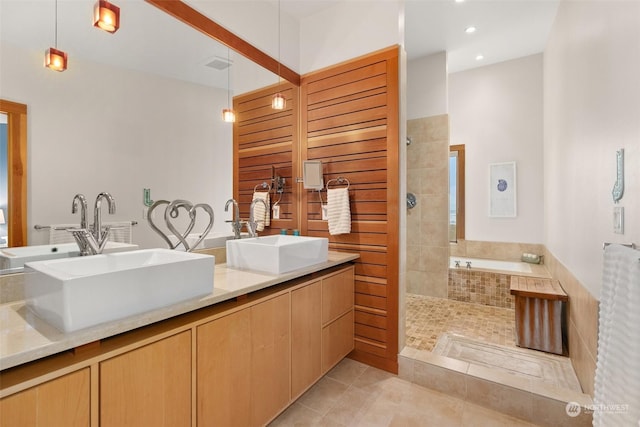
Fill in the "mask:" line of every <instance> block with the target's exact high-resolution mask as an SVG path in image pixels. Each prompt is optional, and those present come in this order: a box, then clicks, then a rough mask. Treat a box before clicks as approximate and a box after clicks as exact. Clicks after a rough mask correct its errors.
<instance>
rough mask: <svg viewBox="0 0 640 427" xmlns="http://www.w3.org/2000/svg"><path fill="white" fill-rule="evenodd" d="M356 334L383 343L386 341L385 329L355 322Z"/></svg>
mask: <svg viewBox="0 0 640 427" xmlns="http://www.w3.org/2000/svg"><path fill="white" fill-rule="evenodd" d="M355 333H356V336H358V337H361V338H366V339H368V340H371V341H376V342H379V343H382V344H384V343H385V342H386V341H387V331H386V329H380V328H374V327H373V326H369V325H363V324H362V323H356V329H355Z"/></svg>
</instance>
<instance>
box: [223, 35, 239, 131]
mask: <svg viewBox="0 0 640 427" xmlns="http://www.w3.org/2000/svg"><path fill="white" fill-rule="evenodd" d="M229 51H230V49H229V47H228V46H227V62H228V67H227V106H228V108H225V109H223V110H222V120H223V121H225V122H227V123H233V122H235V121H236V113H234V112H233V109H232V108H231V59H230V56H231V55H230V52H229Z"/></svg>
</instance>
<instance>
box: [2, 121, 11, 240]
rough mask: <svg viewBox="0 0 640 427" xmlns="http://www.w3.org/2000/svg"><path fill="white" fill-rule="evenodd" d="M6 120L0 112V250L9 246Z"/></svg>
mask: <svg viewBox="0 0 640 427" xmlns="http://www.w3.org/2000/svg"><path fill="white" fill-rule="evenodd" d="M7 118H8V117H7V114H5V113H3V112H0V248H6V247H7V245H8V244H9V242H8V233H7V221H6V219H5V218H6V215H5V212H7V203H8V195H9V194H8V192H9V183H8V181H7V180H8V178H9V174H8V169H7V168H8V164H7V154H8V151H7V149H8V147H7V138H8V137H9V133H8V130H9V129H8V123H7Z"/></svg>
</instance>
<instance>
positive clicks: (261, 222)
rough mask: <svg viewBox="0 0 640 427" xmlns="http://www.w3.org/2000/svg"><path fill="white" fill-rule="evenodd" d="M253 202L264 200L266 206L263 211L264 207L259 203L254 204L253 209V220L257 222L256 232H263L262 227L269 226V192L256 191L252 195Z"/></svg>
mask: <svg viewBox="0 0 640 427" xmlns="http://www.w3.org/2000/svg"><path fill="white" fill-rule="evenodd" d="M253 200H264V202H265V203H266V205H267V208H266V209H265V207H264V205H263V204H262V203H260V202H258V203H256V204H255V205H254V207H253V220H254V221H256V222H258V227H257V228H256V230H257V231H262V230H264V227H268V226H269V225H271V207H270V206H269V192H268V191H256V192H254V193H253Z"/></svg>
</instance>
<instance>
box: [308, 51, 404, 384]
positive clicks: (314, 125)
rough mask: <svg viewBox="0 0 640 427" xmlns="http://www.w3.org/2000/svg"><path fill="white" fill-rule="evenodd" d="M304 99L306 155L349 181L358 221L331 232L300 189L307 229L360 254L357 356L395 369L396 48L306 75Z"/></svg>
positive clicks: (312, 197) (314, 196) (316, 204)
mask: <svg viewBox="0 0 640 427" xmlns="http://www.w3.org/2000/svg"><path fill="white" fill-rule="evenodd" d="M300 104H301V150H302V151H301V159H302V160H322V162H323V167H324V178H325V182H327V181H329V180H330V179H333V178H337V177H339V176H342V177H345V178H347V179H348V180H349V182H350V183H351V185H350V190H349V195H350V200H351V220H352V225H351V233H350V234H346V235H338V236H330V235H329V232H328V227H327V222H326V221H323V220H322V219H321V218H322V217H321V209H320V201H319V197H318V193H317V192H311V191H305V190H303V189H302V188H300V191H301V192H302V194H301V200H302V206H301V216H302V224H301V227H302V233H303V234H304V235H310V236H323V237H328V238H329V244H330V248H331V249H332V250H338V251H352V252H358V253H360V258H359V259H358V260H357V263H356V289H355V292H356V294H355V303H356V312H355V322H356V324H355V333H356V342H355V350H354V351H353V353H352V354H351V357H352V358H354V359H356V360H360V361H362V362H365V363H368V364H370V365H373V366H376V367H379V368H382V369H386V370H388V371H392V372H396V373H397V370H398V364H397V353H398V269H399V266H398V227H399V222H398V221H399V218H398V216H399V199H398V197H399V195H398V190H399V162H398V138H399V137H398V48H397V47H392V48H388V49H385V50H383V51H379V52H376V53H373V54H370V55H367V56H365V57H362V58H358V59H355V60H352V61H348V62H346V63H343V64H340V65H337V66H333V67H330V68H327V69H324V70H321V71H318V72H314V73H311V74H308V75H305V76H302V80H301V99H300ZM323 199H324V201H325V202H326V192H323Z"/></svg>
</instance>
